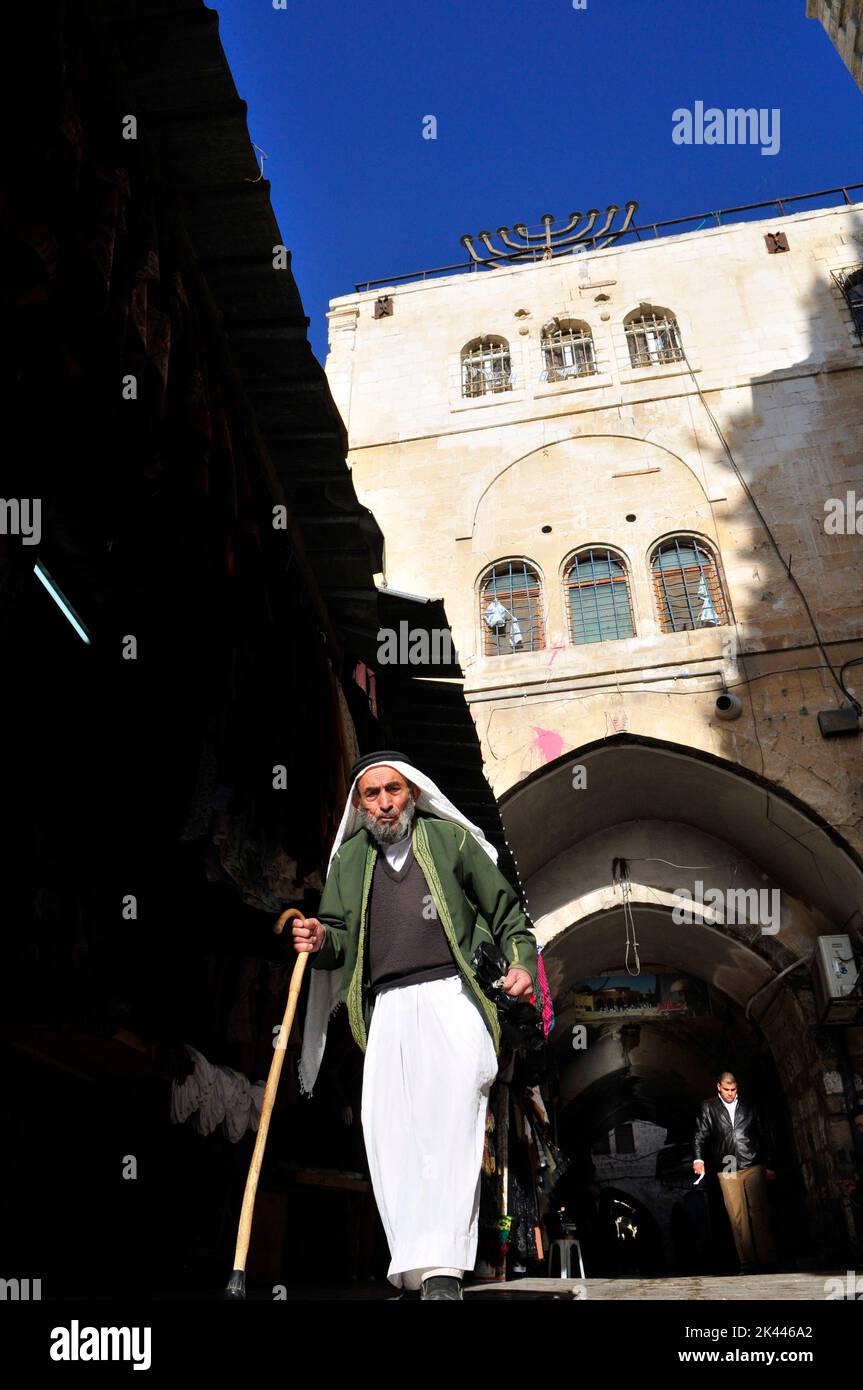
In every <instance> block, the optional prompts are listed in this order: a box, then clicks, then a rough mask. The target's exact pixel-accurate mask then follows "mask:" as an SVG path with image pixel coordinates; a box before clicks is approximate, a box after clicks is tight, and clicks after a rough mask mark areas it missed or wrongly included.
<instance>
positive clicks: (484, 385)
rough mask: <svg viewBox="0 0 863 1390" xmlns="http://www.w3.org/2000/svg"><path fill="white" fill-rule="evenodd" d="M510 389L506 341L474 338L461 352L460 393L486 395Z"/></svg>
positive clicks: (510, 373) (504, 339) (510, 369)
mask: <svg viewBox="0 0 863 1390" xmlns="http://www.w3.org/2000/svg"><path fill="white" fill-rule="evenodd" d="M511 390H512V359H511V358H510V355H509V343H508V342H507V341H506V338H498V337H485V338H474V340H473V342H472V343H468V344H467V345H466V346H465V347H463V348H462V350H461V393H462V395H463V396H487V395H489V394H490V393H492V392H496V391H511Z"/></svg>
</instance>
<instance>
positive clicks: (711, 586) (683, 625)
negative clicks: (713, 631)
mask: <svg viewBox="0 0 863 1390" xmlns="http://www.w3.org/2000/svg"><path fill="white" fill-rule="evenodd" d="M650 568H651V570H652V572H653V588H654V592H655V594H656V606H657V609H658V611H659V621H660V625H661V627H662V631H663V632H688V631H691V630H692V629H693V628H696V627H720V626H721V625H722V624H723V623H727V622H728V607H727V605H726V602H725V595H724V594H723V592H722V583H721V580H720V578H719V570H718V568H717V564H716V560H715V558H714V556H713V554H712V553H711V551H710V550H708V548H707V546H706V545H705V544H704V543H703V541H696V540H695V539H693V537H692V536H673V537H672V538H671V539H670V540H667V541H663V542H662V543H661V544H660V545H658V546H657V547H656V549H655V550H654V552H653V555H652V557H651V563H650Z"/></svg>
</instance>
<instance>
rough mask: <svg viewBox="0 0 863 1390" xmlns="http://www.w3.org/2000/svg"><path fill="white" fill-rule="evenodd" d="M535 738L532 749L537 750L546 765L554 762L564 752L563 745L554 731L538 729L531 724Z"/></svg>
mask: <svg viewBox="0 0 863 1390" xmlns="http://www.w3.org/2000/svg"><path fill="white" fill-rule="evenodd" d="M531 728H532V729H533V732H534V733H535V734H536V738H535V739H534V741H533V744H532V747H533V748H537V749H538V750H539V752H540V753H541V754H542V756H543V757H544V758H545V761H546V762H547V763H552V762H554V760H555V758H559V757H560V755H561V753H562V752H563V750H564V747H565V744H564V741H563V739H562V738H561V736H560V734H558V733H555V731H554V729H538V728H537V726H536V725H535V724H531Z"/></svg>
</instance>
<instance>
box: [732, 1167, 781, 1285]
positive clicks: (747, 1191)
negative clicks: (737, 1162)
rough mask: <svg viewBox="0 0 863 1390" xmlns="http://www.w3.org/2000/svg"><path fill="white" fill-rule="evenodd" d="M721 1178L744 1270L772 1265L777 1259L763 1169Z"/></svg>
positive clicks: (748, 1169)
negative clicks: (754, 1266) (760, 1265)
mask: <svg viewBox="0 0 863 1390" xmlns="http://www.w3.org/2000/svg"><path fill="white" fill-rule="evenodd" d="M718 1176H719V1186H720V1188H721V1190H722V1199H723V1201H724V1202H725V1210H726V1211H727V1212H728V1219H729V1221H730V1222H731V1229H732V1231H733V1232H734V1244H735V1245H736V1246H737V1258H738V1259H739V1261H740V1264H741V1266H742V1267H744V1268H746V1267H748V1266H750V1265H754V1264H771V1263H772V1262H773V1261H774V1259H775V1258H776V1255H775V1251H774V1248H773V1237H772V1236H771V1234H770V1214H769V1211H768V1206H767V1179H766V1177H765V1176H764V1167H763V1165H762V1164H760V1163H756V1164H754V1165H753V1167H751V1168H739V1169H738V1171H737V1172H736V1173H720V1174H719V1175H718Z"/></svg>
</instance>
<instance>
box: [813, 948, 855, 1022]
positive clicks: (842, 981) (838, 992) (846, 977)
mask: <svg viewBox="0 0 863 1390" xmlns="http://www.w3.org/2000/svg"><path fill="white" fill-rule="evenodd" d="M812 972H813V978H814V983H815V1004H816V1007H817V1010H818V1021H819V1023H844V1024H848V1023H856V1022H858V1020H860V1019H863V997H861V993H860V988H859V984H858V980H859V973H860V972H859V970H858V968H857V962H856V960H855V959H854V952H853V951H852V949H851V938H850V937H848V936H819V938H818V945H817V948H816V951H815V958H814V960H813V962H812Z"/></svg>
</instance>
